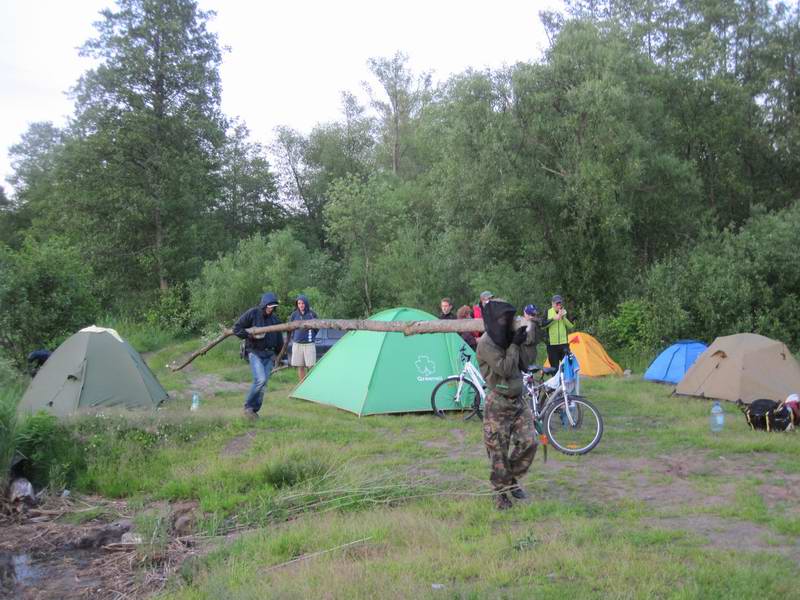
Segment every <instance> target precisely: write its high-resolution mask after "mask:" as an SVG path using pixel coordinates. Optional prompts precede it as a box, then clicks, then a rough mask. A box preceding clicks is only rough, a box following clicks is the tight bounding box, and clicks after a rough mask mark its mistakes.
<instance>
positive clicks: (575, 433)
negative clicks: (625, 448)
mask: <svg viewBox="0 0 800 600" xmlns="http://www.w3.org/2000/svg"><path fill="white" fill-rule="evenodd" d="M568 406H569V410H570V413H571V417H572V419H571V421H572V422H570V419H569V417H568V416H567V415H566V414H565V412H564V411H565V407H564V401H563V399H562V400H560V401H559V402H556V403H554V404H551V405H550V407H549V408H548V409H547V411H546V412H545V414H544V418H543V421H544V434H545V435H546V436H547V439H548V441H549V442H550V444H552V445H553V447H554V448H555V449H556V450H558V451H559V452H563V453H564V454H568V455H571V456H575V455H579V454H586V453H587V452H590V451H591V450H592V449H593V448H594V447H595V446H597V444H599V443H600V438H602V437H603V417H602V416H601V415H600V411H599V410H597V408H596V407H595V406H594V404H592V403H591V402H589V401H588V400H587V399H586V398H583V397H581V396H569V398H568Z"/></svg>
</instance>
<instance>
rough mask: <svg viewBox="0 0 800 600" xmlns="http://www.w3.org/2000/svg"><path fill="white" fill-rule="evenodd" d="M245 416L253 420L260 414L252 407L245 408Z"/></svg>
mask: <svg viewBox="0 0 800 600" xmlns="http://www.w3.org/2000/svg"><path fill="white" fill-rule="evenodd" d="M244 418H245V419H250V420H251V421H255V420H256V419H257V418H258V414H257V413H256V412H255V411H254V410H253V409H252V408H245V409H244Z"/></svg>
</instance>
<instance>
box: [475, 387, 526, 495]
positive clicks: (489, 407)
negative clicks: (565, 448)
mask: <svg viewBox="0 0 800 600" xmlns="http://www.w3.org/2000/svg"><path fill="white" fill-rule="evenodd" d="M483 441H484V443H485V444H486V453H487V454H488V455H489V468H490V469H491V471H492V472H491V476H490V477H489V479H490V481H491V482H492V486H493V487H494V489H495V490H502V489H504V488H508V487H509V486H512V485H514V483H515V480H516V479H517V478H519V477H522V476H523V475H524V474H525V473H527V471H528V468H529V467H530V466H531V462H533V457H534V456H536V443H537V441H536V431H535V429H534V426H533V413H532V412H531V409H530V407H529V406H528V405H527V404H526V403H524V402H523V401H522V399H521V398H507V397H506V396H503V395H501V394H498V393H496V392H494V391H491V392H489V395H488V397H487V398H486V406H485V408H484V412H483Z"/></svg>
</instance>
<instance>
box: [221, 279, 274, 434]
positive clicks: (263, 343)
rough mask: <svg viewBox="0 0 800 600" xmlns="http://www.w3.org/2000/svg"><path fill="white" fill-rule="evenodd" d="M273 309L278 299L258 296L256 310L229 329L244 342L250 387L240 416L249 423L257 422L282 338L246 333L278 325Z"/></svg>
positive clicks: (264, 295) (272, 295) (242, 317)
mask: <svg viewBox="0 0 800 600" xmlns="http://www.w3.org/2000/svg"><path fill="white" fill-rule="evenodd" d="M277 307H278V297H277V296H276V295H275V294H273V293H272V292H267V293H266V294H263V295H262V296H261V302H259V304H258V306H254V307H253V308H251V309H249V310H247V312H245V313H244V314H243V315H242V316H241V317H239V320H238V321H236V324H235V325H234V326H233V334H234V335H235V336H236V337H239V338H241V339H243V340H245V352H246V354H247V360H248V362H249V363H250V370H251V371H252V373H253V385H252V386H251V387H250V391H249V392H248V393H247V396H246V397H245V401H244V415H245V417H247V418H249V419H256V418H258V411H259V410H261V404H262V403H263V402H264V391H265V390H266V389H267V382H268V381H269V376H270V374H271V373H272V364H273V362H274V360H275V355H276V354H278V353H279V352H280V351H281V348H282V347H283V334H282V333H280V332H271V333H261V334H256V335H252V334H250V333H249V332H248V329H251V328H253V327H266V326H268V325H277V324H279V323H280V322H281V321H280V319H278V317H277V316H276V315H275V309H276V308H277Z"/></svg>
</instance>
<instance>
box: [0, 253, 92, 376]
mask: <svg viewBox="0 0 800 600" xmlns="http://www.w3.org/2000/svg"><path fill="white" fill-rule="evenodd" d="M97 312H98V302H97V298H96V294H95V290H94V274H93V273H92V270H91V267H89V266H88V265H87V264H86V262H85V261H84V260H83V258H82V257H81V256H80V254H79V253H78V252H77V251H76V250H75V248H74V247H73V246H72V245H71V244H70V243H69V242H67V241H65V240H63V239H58V238H52V239H50V240H48V241H46V242H35V241H34V240H32V239H27V240H26V241H25V243H24V245H23V247H22V248H21V249H20V251H19V252H14V251H12V250H10V249H9V248H7V247H5V246H2V245H0V332H2V333H0V347H2V349H3V351H4V352H5V353H6V354H7V355H8V356H9V357H13V359H14V360H15V361H16V362H17V364H18V365H20V366H21V365H23V364H24V362H25V356H26V355H27V354H28V353H29V352H30V351H31V350H35V349H37V348H49V349H51V350H52V349H54V348H55V347H56V346H57V345H58V344H59V343H61V342H62V341H63V340H64V338H65V337H67V336H68V335H71V334H72V333H74V332H75V331H76V330H78V329H79V328H81V327H85V326H87V325H91V324H92V322H93V320H94V319H96V317H97Z"/></svg>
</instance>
